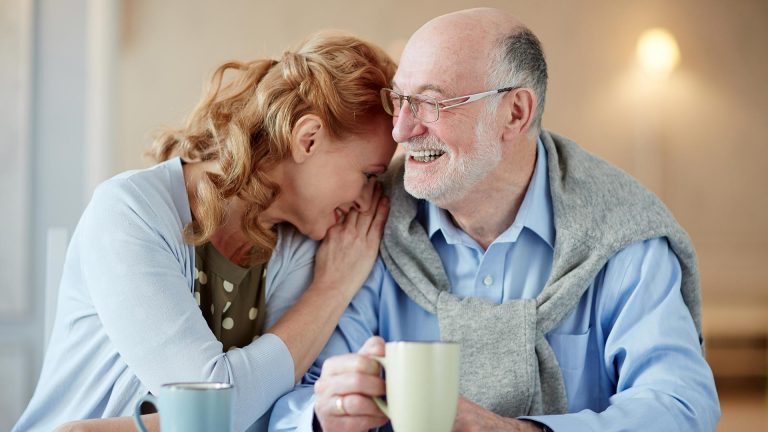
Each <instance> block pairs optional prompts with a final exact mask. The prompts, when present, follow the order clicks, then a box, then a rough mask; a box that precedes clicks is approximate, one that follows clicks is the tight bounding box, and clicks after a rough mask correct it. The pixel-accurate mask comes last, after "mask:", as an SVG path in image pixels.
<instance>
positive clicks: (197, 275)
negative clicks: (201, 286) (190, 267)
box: [195, 267, 200, 279]
mask: <svg viewBox="0 0 768 432" xmlns="http://www.w3.org/2000/svg"><path fill="white" fill-rule="evenodd" d="M199 276H200V271H199V270H198V269H197V267H195V279H197V278H198V277H199Z"/></svg>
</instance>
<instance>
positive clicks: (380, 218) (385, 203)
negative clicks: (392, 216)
mask: <svg viewBox="0 0 768 432" xmlns="http://www.w3.org/2000/svg"><path fill="white" fill-rule="evenodd" d="M388 216H389V198H387V197H386V196H383V197H381V199H380V200H379V204H378V208H377V209H376V213H375V214H374V215H373V220H372V221H371V224H370V225H369V227H368V235H369V236H370V235H373V236H375V237H376V239H381V236H382V235H383V234H384V225H386V223H387V217H388Z"/></svg>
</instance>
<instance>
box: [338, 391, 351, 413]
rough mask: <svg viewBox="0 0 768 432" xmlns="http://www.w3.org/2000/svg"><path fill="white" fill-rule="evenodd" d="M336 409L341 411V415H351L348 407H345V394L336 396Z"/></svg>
mask: <svg viewBox="0 0 768 432" xmlns="http://www.w3.org/2000/svg"><path fill="white" fill-rule="evenodd" d="M336 411H338V412H339V414H340V415H343V416H345V415H349V413H348V412H347V410H346V409H344V396H339V397H338V398H336Z"/></svg>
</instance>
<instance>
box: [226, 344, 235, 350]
mask: <svg viewBox="0 0 768 432" xmlns="http://www.w3.org/2000/svg"><path fill="white" fill-rule="evenodd" d="M233 349H237V347H236V346H234V345H232V346H231V347H229V349H228V350H227V351H232V350H233Z"/></svg>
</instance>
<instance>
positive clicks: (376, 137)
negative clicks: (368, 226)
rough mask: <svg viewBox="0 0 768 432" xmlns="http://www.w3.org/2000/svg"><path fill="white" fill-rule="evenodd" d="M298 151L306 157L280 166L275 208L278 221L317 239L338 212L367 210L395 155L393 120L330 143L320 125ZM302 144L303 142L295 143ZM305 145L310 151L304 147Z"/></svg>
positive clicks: (382, 119)
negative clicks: (278, 214) (373, 190)
mask: <svg viewBox="0 0 768 432" xmlns="http://www.w3.org/2000/svg"><path fill="white" fill-rule="evenodd" d="M311 143H312V144H306V142H305V144H304V148H300V149H299V151H306V152H307V153H310V154H309V155H308V156H306V157H305V158H304V159H301V158H298V160H297V158H296V157H295V155H294V158H293V159H292V160H290V161H288V162H287V163H286V166H285V167H284V171H283V172H284V175H283V180H284V181H283V182H281V184H280V188H281V191H280V195H279V197H278V199H277V201H276V202H275V204H274V205H276V206H277V207H279V209H280V213H281V217H280V219H282V220H284V221H286V222H289V223H291V224H292V225H294V226H295V227H296V228H297V229H298V230H299V231H300V232H302V233H303V234H304V235H306V236H308V237H310V238H312V239H314V240H321V239H323V238H324V237H325V234H326V232H327V231H328V228H330V227H331V226H333V225H334V224H336V223H337V222H338V221H339V213H338V211H337V210H340V211H341V213H343V214H346V213H347V212H349V210H350V209H352V208H357V209H359V210H362V211H364V210H367V209H368V208H369V206H370V205H371V203H370V195H371V191H372V189H373V186H374V184H375V181H376V176H377V175H379V174H382V173H384V171H385V170H386V169H387V166H388V165H389V161H390V159H391V158H392V154H393V153H394V151H395V147H396V144H395V142H394V141H393V139H392V121H391V119H388V118H387V117H384V116H382V117H380V118H378V119H376V120H374V121H372V122H371V127H370V128H369V129H368V131H366V132H365V133H364V134H362V135H360V136H349V137H345V138H343V139H337V140H334V139H331V138H330V137H329V136H328V135H327V133H325V129H324V128H322V127H320V128H319V130H317V131H316V132H315V134H314V135H313V136H312V140H311ZM297 145H301V143H299V144H297ZM308 145H311V146H313V147H314V149H312V150H311V152H310V151H309V150H307V149H306V147H307V146H308Z"/></svg>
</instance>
